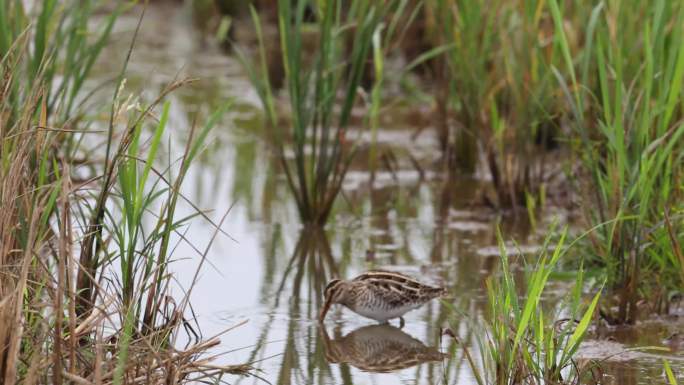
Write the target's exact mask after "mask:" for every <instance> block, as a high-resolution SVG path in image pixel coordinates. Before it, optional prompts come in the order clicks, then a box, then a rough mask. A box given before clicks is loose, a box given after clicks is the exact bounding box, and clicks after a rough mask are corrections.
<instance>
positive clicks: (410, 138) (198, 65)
mask: <svg viewBox="0 0 684 385" xmlns="http://www.w3.org/2000/svg"><path fill="white" fill-rule="evenodd" d="M136 21H137V20H136V16H135V15H134V14H131V15H127V16H125V17H124V18H123V19H122V20H121V22H120V23H119V25H118V26H117V31H116V32H115V36H116V38H117V42H116V43H115V44H114V45H113V46H112V47H111V49H110V50H109V51H108V52H107V54H106V55H105V58H104V60H103V61H102V62H101V63H100V66H99V67H98V73H99V75H98V76H101V77H102V79H107V78H108V77H111V76H112V75H113V74H115V73H116V72H117V71H118V69H119V67H118V65H119V64H120V58H121V56H122V52H125V50H126V49H127V45H128V44H129V41H130V40H129V39H130V37H131V35H132V31H133V29H134V28H135V23H136ZM179 77H180V78H182V77H196V78H198V79H199V80H198V81H196V82H195V83H193V84H192V85H189V86H187V87H184V88H182V89H180V90H179V91H177V92H175V93H174V94H173V95H172V97H171V101H172V114H171V119H170V125H171V139H170V143H169V145H168V147H167V149H168V150H167V152H169V154H166V155H167V156H168V157H169V158H171V159H174V158H176V157H179V156H180V155H181V154H182V151H183V146H184V145H185V143H184V138H185V137H186V136H187V133H188V132H189V127H191V125H192V124H193V122H195V121H201V120H202V119H203V118H206V116H207V113H208V112H209V111H211V110H212V109H214V108H216V107H218V106H220V105H222V104H223V103H226V102H227V101H228V100H231V99H233V100H234V101H235V106H234V108H233V109H232V110H231V111H230V112H229V113H228V114H227V115H226V116H225V117H224V119H223V121H222V123H221V124H220V125H219V126H218V127H217V128H216V129H215V130H214V131H213V132H212V134H211V138H210V140H209V143H208V145H207V148H206V150H205V152H204V153H203V155H202V157H201V160H200V162H199V163H197V164H196V165H195V166H194V167H193V168H192V169H191V172H190V174H189V176H188V178H187V180H186V184H185V185H184V187H183V188H184V191H183V193H184V194H185V195H186V196H187V197H189V198H190V199H191V200H192V201H193V202H194V203H195V204H196V205H197V206H198V207H200V208H201V209H203V210H207V215H208V216H209V217H210V218H211V219H212V221H214V222H215V223H220V222H221V221H222V219H223V218H224V217H225V220H224V221H223V223H222V225H221V227H222V229H223V230H224V231H225V232H226V233H227V234H229V235H230V236H226V235H224V234H219V235H217V236H215V233H216V231H215V228H214V227H213V226H212V225H211V224H209V223H206V222H203V221H202V220H197V221H193V222H192V224H191V225H190V226H189V227H188V228H186V229H184V231H185V237H186V238H187V239H188V240H189V241H190V242H191V243H192V244H193V246H194V247H191V246H189V245H188V244H187V243H185V242H179V243H178V245H177V247H176V248H175V251H174V257H175V258H176V261H175V262H174V263H173V264H172V267H171V268H172V270H174V271H176V272H178V278H179V281H180V282H179V287H186V288H187V287H189V286H190V283H191V282H192V281H193V279H194V278H195V274H194V273H195V271H196V268H197V266H198V263H199V261H200V260H201V257H200V256H199V254H198V251H203V250H205V248H206V247H207V246H208V245H209V244H210V243H211V248H210V249H209V252H208V254H207V260H206V262H205V263H204V266H203V268H202V270H201V272H200V274H199V276H198V277H199V278H198V279H197V280H196V282H195V285H194V288H193V292H192V296H191V298H192V306H193V311H194V314H195V315H196V317H197V323H198V325H199V327H200V329H201V331H202V333H203V335H204V336H205V337H210V336H213V335H216V334H220V333H222V332H223V331H224V330H226V329H228V328H231V327H233V326H235V325H237V324H239V323H241V322H244V321H246V323H245V324H244V325H241V326H239V327H237V328H235V329H234V330H231V331H230V332H228V333H226V334H224V335H222V336H221V340H222V344H221V346H220V347H218V348H217V349H214V352H216V353H221V355H220V356H219V357H217V362H219V363H223V364H233V363H245V362H252V363H253V365H254V366H255V367H256V368H257V369H258V371H257V372H256V374H257V376H258V377H257V376H254V377H242V378H230V379H227V381H228V382H230V383H243V384H246V383H250V384H251V383H259V382H260V381H262V380H267V381H268V382H270V383H273V384H352V383H353V384H397V383H402V384H445V383H448V384H464V385H465V384H474V383H475V382H474V378H473V376H472V373H471V371H470V369H469V367H468V364H467V362H466V361H465V360H464V352H463V349H461V348H460V347H458V346H455V344H454V342H453V340H451V339H440V330H441V328H442V327H444V326H446V325H447V319H449V318H451V319H452V320H455V321H453V323H452V326H453V325H456V327H455V328H454V330H455V332H456V333H457V334H458V336H459V338H460V339H461V340H462V341H464V342H465V343H467V344H469V345H470V346H471V349H476V345H477V344H476V341H477V337H476V333H477V330H478V329H477V325H475V324H474V322H475V321H474V320H475V319H477V316H478V315H479V314H480V313H481V312H482V311H483V309H484V306H485V291H484V285H483V283H484V281H485V279H486V278H487V277H489V276H490V275H492V274H495V272H496V269H497V264H498V248H497V247H496V231H495V229H496V226H497V224H498V223H499V224H500V225H501V226H502V230H503V232H504V234H506V236H507V239H510V240H515V243H516V244H517V245H518V247H519V248H520V249H521V250H523V251H525V250H527V251H530V252H534V251H535V250H536V248H537V247H538V245H539V242H540V240H541V238H542V234H544V232H545V231H546V229H547V227H548V226H549V224H550V223H552V222H553V221H560V222H565V221H566V220H567V216H568V215H567V213H566V211H565V210H563V209H560V208H553V207H551V208H549V209H548V210H547V211H546V212H545V213H543V214H542V216H541V219H540V220H539V223H538V225H537V228H536V229H531V228H530V226H529V224H528V223H527V221H526V220H524V218H521V219H519V220H516V219H515V218H512V217H503V218H502V217H501V216H500V215H498V214H497V213H496V212H494V211H492V210H489V209H487V208H486V207H483V206H481V205H478V204H477V202H478V197H479V196H480V195H481V192H482V191H483V189H486V188H487V185H488V183H487V181H486V180H482V179H481V178H480V179H467V178H461V179H458V178H456V179H450V178H446V177H445V174H444V173H443V172H442V171H441V170H440V169H439V168H438V167H435V166H434V164H435V161H436V160H437V157H438V154H437V152H438V151H437V148H438V147H437V142H436V139H435V138H434V136H433V133H434V132H435V131H434V130H431V129H430V127H429V119H427V120H426V119H425V117H426V115H427V116H428V118H429V108H424V107H423V108H421V107H414V111H415V115H417V116H418V118H417V119H408V118H407V113H406V110H405V109H403V108H402V109H396V110H389V111H388V113H387V114H384V116H385V118H384V119H383V127H382V129H381V131H380V133H379V135H378V149H379V152H380V153H381V154H384V156H385V159H386V160H385V161H384V163H383V166H381V167H379V168H378V170H377V172H376V173H375V178H374V180H372V181H371V178H370V173H369V172H368V170H367V169H366V167H367V166H366V165H367V162H365V161H364V160H363V158H361V159H360V160H359V161H357V162H355V163H354V165H353V167H352V170H351V171H350V173H349V175H348V177H347V179H346V181H345V185H344V190H343V199H340V200H339V201H338V204H337V206H336V209H335V212H334V213H333V216H332V220H331V222H330V223H329V225H328V226H326V228H325V231H316V230H311V229H304V228H302V227H301V226H300V225H299V221H298V217H297V212H296V207H295V205H294V201H293V199H292V197H291V195H290V194H289V192H288V189H287V186H286V182H285V178H284V175H283V173H282V172H281V171H280V170H279V167H278V165H277V162H276V160H275V158H274V157H273V156H272V155H271V154H272V152H271V151H270V150H269V147H268V144H267V143H268V141H267V140H265V139H266V138H265V133H264V130H263V127H262V116H261V114H260V110H259V104H258V99H257V98H256V94H255V92H254V91H253V89H252V88H251V87H250V85H249V82H248V80H247V78H246V76H245V74H244V72H243V71H242V69H241V67H240V65H239V63H238V61H237V60H235V59H234V58H233V57H231V56H230V55H228V54H225V53H223V52H221V51H220V50H219V49H217V48H215V47H212V46H210V45H206V44H202V39H201V37H200V35H199V32H197V30H196V29H194V28H193V27H192V24H191V17H190V16H189V14H188V12H187V10H185V9H183V8H181V7H175V6H170V5H168V4H167V5H164V6H155V7H151V8H150V9H149V10H148V11H147V16H146V18H145V20H144V23H143V29H142V31H141V35H140V37H139V39H138V41H137V43H136V47H135V50H134V53H133V57H132V62H131V64H130V66H129V71H128V77H127V78H128V79H127V88H126V89H127V91H128V92H139V91H140V90H144V91H145V94H146V95H147V96H150V97H151V96H153V95H154V94H155V93H156V92H158V91H159V90H161V89H162V88H163V86H164V85H165V84H167V83H168V82H170V81H171V80H172V79H175V78H179ZM426 121H427V123H425V122H426ZM416 122H419V123H416ZM417 124H427V125H428V127H427V128H425V127H418V126H417ZM368 139H369V137H368V136H367V135H364V136H362V140H366V141H367V140H368ZM363 156H366V155H365V154H364V152H363V151H362V152H361V155H360V157H363ZM411 158H413V161H409V159H411ZM189 213H192V209H191V208H190V207H189V206H184V207H181V208H180V212H179V215H184V214H189ZM226 213H228V214H227V215H226ZM212 239H213V242H212ZM369 268H383V269H390V270H394V271H399V272H403V273H406V274H409V275H412V276H414V277H416V278H419V279H420V280H422V281H424V282H426V283H431V284H439V285H445V286H447V287H448V288H449V291H450V293H451V295H450V298H449V299H448V301H450V302H451V303H453V305H454V307H455V308H456V309H457V314H456V315H454V313H451V312H449V311H448V310H447V308H446V307H445V306H443V305H442V304H441V303H440V302H438V301H433V302H432V303H429V304H428V305H426V306H424V307H422V308H421V309H419V310H416V311H413V312H411V313H409V314H407V316H406V317H405V318H406V325H405V327H404V328H403V329H401V330H400V329H399V328H397V326H398V325H397V323H396V322H395V323H393V324H391V325H382V326H379V325H376V324H375V323H374V322H373V321H370V320H367V319H364V318H362V317H360V316H357V315H355V314H353V313H351V312H350V311H348V310H343V309H338V308H336V309H333V310H332V311H331V312H330V313H329V315H328V318H327V320H326V322H325V325H324V327H321V326H320V325H319V324H318V323H317V322H316V320H315V317H316V314H317V311H318V309H319V306H320V303H321V300H322V299H321V293H322V291H323V287H325V284H326V283H327V280H328V279H330V278H331V277H346V278H351V277H353V276H355V275H356V274H358V273H360V272H363V271H365V270H367V269H369ZM561 287H562V285H561ZM176 292H177V293H178V294H181V290H180V289H176ZM560 294H561V293H560V292H559V293H558V295H560ZM552 296H553V294H552ZM681 330H682V322H681V321H680V320H679V319H676V318H669V319H667V320H663V321H653V322H651V323H649V324H648V325H647V326H644V327H642V328H637V329H636V330H635V329H632V330H631V331H629V332H623V331H620V330H617V331H607V332H604V333H603V335H601V336H600V338H602V340H601V341H610V342H611V343H612V344H614V345H608V344H607V343H602V342H599V343H598V345H597V343H595V342H594V344H593V345H592V344H589V345H588V346H587V349H588V350H587V351H588V352H589V353H591V354H593V355H594V358H604V357H605V356H607V355H613V353H615V352H617V353H624V347H625V346H646V345H655V346H664V343H663V339H665V338H666V337H667V336H669V335H670V334H672V333H675V332H677V331H681ZM597 346H598V347H597ZM610 348H615V349H616V350H615V351H613V350H610ZM592 349H593V350H592ZM674 350H675V352H674V353H669V354H663V353H657V354H656V353H653V354H641V353H635V352H632V353H630V354H629V355H624V354H618V355H617V356H615V357H613V358H612V359H611V360H610V361H608V362H606V363H605V364H604V365H603V368H604V372H605V377H606V381H607V382H606V383H610V384H650V385H652V384H665V380H664V378H663V376H662V369H661V368H662V365H661V362H662V357H663V356H666V357H668V358H669V359H671V360H672V364H673V366H674V367H675V369H676V370H678V371H679V372H680V374H679V376H680V377H681V375H682V374H681V373H682V372H684V370H682V368H684V363H683V362H682V360H683V359H684V356H683V355H682V354H681V352H680V353H677V352H676V350H677V348H675V349H674ZM591 354H589V355H591ZM447 355H449V357H448V358H446V357H447ZM616 357H617V358H616ZM619 357H623V358H619ZM624 357H626V358H624ZM445 358H446V359H445Z"/></svg>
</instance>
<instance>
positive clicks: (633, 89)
mask: <svg viewBox="0 0 684 385" xmlns="http://www.w3.org/2000/svg"><path fill="white" fill-rule="evenodd" d="M549 6H550V11H551V13H552V15H553V18H554V22H555V26H556V35H555V36H556V39H557V40H558V41H559V43H560V45H561V47H562V57H563V59H564V63H563V67H562V68H563V70H564V71H565V73H566V75H565V76H563V75H561V73H560V72H557V75H558V79H559V82H560V84H561V85H562V87H563V90H564V93H565V95H566V99H567V103H568V105H569V109H570V111H571V122H570V124H571V126H572V127H573V129H574V133H575V137H576V141H575V143H574V146H575V149H576V153H577V155H578V158H579V159H580V160H581V161H582V165H583V166H584V174H585V175H587V176H588V178H589V180H588V181H585V180H581V179H578V185H579V186H580V191H581V199H582V200H583V202H584V204H583V206H584V207H585V208H586V210H585V212H584V214H585V217H586V220H587V222H588V223H589V224H590V225H598V224H602V223H608V222H610V224H609V225H607V226H599V227H597V231H596V232H594V233H592V236H591V243H590V245H589V250H590V255H591V256H592V257H593V259H592V261H594V262H596V263H597V264H598V265H599V266H600V267H601V268H603V269H604V271H605V275H606V277H608V279H609V282H608V283H609V287H610V288H611V294H612V295H611V296H607V297H606V300H605V303H604V306H603V314H604V316H605V318H606V319H608V320H609V321H610V322H612V323H634V322H635V321H636V320H637V317H638V306H637V302H638V301H639V300H641V299H647V300H648V302H649V303H650V304H651V305H652V307H651V309H652V310H655V311H662V310H665V309H666V308H667V302H668V297H669V296H670V294H671V293H672V292H673V291H675V292H676V291H677V290H679V291H681V288H682V285H684V256H683V255H682V253H681V244H682V240H684V221H682V220H681V212H682V205H681V198H682V192H683V190H682V175H684V168H683V166H684V158H683V157H684V152H682V149H683V147H684V140H683V135H684V124H682V100H683V99H682V95H681V85H682V80H683V77H684V38H682V36H683V34H684V6H682V4H681V2H678V1H668V0H658V1H652V2H644V3H639V4H638V6H635V5H633V4H629V5H628V4H627V3H614V2H608V3H603V2H602V3H599V4H598V5H597V6H596V7H595V8H594V9H593V12H592V14H591V17H590V18H589V19H588V20H589V22H588V23H587V26H586V31H585V42H584V44H583V50H582V51H577V52H573V49H572V47H571V45H570V44H569V43H568V36H567V33H566V30H565V26H564V25H565V22H566V19H565V15H563V13H562V10H561V8H560V7H559V5H558V4H557V2H556V1H555V0H552V1H550V2H549ZM573 55H574V56H573ZM673 212H674V213H675V214H672V213H673ZM639 307H641V308H643V306H639Z"/></svg>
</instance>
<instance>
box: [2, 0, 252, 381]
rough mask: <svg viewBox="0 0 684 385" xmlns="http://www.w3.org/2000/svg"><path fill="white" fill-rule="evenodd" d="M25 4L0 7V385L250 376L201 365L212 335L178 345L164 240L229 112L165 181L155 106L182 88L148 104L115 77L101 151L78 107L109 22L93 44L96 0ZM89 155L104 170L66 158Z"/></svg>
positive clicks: (198, 133)
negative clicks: (195, 166)
mask: <svg viewBox="0 0 684 385" xmlns="http://www.w3.org/2000/svg"><path fill="white" fill-rule="evenodd" d="M21 4H22V2H10V3H8V2H4V3H2V4H1V5H0V10H1V11H2V12H1V13H0V31H1V32H0V40H2V44H3V45H2V48H3V49H6V51H3V57H2V62H1V66H0V78H1V79H3V80H4V82H3V87H2V88H1V89H0V205H1V206H2V210H1V211H0V346H2V347H3V348H2V349H1V350H0V378H2V379H1V380H0V382H2V383H4V384H13V383H17V382H23V383H51V384H63V383H102V384H124V383H125V384H136V383H183V382H186V381H189V380H190V379H191V377H192V375H193V374H194V373H196V372H198V371H201V372H203V374H202V375H203V376H205V375H206V376H214V375H216V376H218V375H220V374H221V373H224V372H227V371H232V372H239V373H246V370H247V367H243V366H239V367H216V366H207V365H205V364H203V363H201V362H200V363H197V362H196V361H197V359H198V358H199V357H200V356H201V355H202V353H204V352H205V351H206V349H208V348H210V347H211V346H215V345H216V344H218V340H217V339H209V340H208V341H204V342H200V341H197V342H194V343H191V344H190V345H189V347H188V348H179V347H178V346H176V344H177V339H178V338H179V334H180V333H181V332H182V331H183V328H187V327H188V326H189V324H188V323H187V321H186V320H185V318H184V313H185V309H186V308H187V306H188V300H187V297H186V298H182V299H180V300H179V301H174V300H173V299H171V297H170V296H169V291H168V289H169V284H170V282H171V279H172V275H171V272H170V270H169V263H170V260H169V257H170V247H169V244H170V240H171V237H172V235H173V234H174V233H175V232H176V231H177V229H178V227H179V226H181V225H182V224H183V223H185V222H186V221H187V220H188V219H189V218H182V219H178V218H177V217H176V215H175V207H176V204H177V202H178V199H179V197H180V185H181V183H182V181H183V178H184V176H185V175H186V173H187V170H188V167H189V165H190V164H191V163H192V161H193V159H195V158H196V157H197V155H198V153H199V151H200V150H201V148H202V146H203V143H204V140H205V138H206V136H207V134H208V132H209V130H210V129H211V128H212V127H213V126H214V125H215V124H216V123H217V121H218V119H219V118H220V116H221V114H222V111H223V110H219V111H217V112H216V113H215V114H214V115H213V116H212V117H211V118H210V119H209V120H208V122H207V123H206V125H205V126H204V127H203V128H201V129H194V128H193V129H192V130H191V131H190V139H189V140H188V142H187V143H188V144H187V147H186V150H185V153H184V154H183V155H182V157H181V159H180V162H178V163H173V164H171V165H168V170H167V171H159V170H157V169H156V167H155V165H156V164H157V158H158V156H157V153H158V149H159V147H160V143H161V139H162V137H164V136H165V135H168V133H165V130H166V123H167V121H168V116H169V108H170V107H169V105H168V104H166V105H164V107H163V108H161V111H159V110H160V108H159V107H160V104H161V103H162V102H163V98H164V97H165V96H166V94H167V93H168V92H171V91H173V90H174V89H176V88H178V87H179V86H181V85H183V84H184V82H183V81H181V82H173V83H172V84H170V85H169V86H168V87H167V88H166V89H165V90H164V91H163V92H162V93H161V95H160V96H159V97H158V98H157V99H155V100H153V101H152V102H150V103H145V102H144V101H138V100H137V99H135V98H132V97H129V96H128V95H123V91H124V87H123V84H124V82H123V76H124V75H123V74H124V72H123V71H122V73H121V76H120V77H119V81H118V82H117V83H115V84H114V85H113V87H112V89H113V94H114V96H113V98H112V102H111V103H112V104H111V113H110V117H109V124H108V126H107V129H108V130H107V131H106V137H105V144H104V145H103V146H98V145H93V143H96V142H97V140H95V138H100V139H101V138H102V136H103V135H102V130H93V129H90V127H91V125H92V124H93V122H92V121H90V120H89V119H88V118H87V116H86V115H85V114H84V110H82V109H81V108H80V105H81V102H82V101H83V99H84V98H87V97H88V96H84V95H83V91H82V90H83V88H82V86H83V82H84V81H85V80H86V78H87V77H88V74H89V70H90V68H92V65H93V63H94V62H95V60H96V59H97V57H98V55H99V53H100V51H101V49H102V47H103V46H104V45H105V44H106V41H107V36H108V34H109V31H110V30H111V23H113V22H114V20H115V19H116V12H115V13H114V14H113V15H109V16H105V17H104V20H105V21H106V24H105V26H104V27H102V28H104V31H103V32H102V33H101V34H99V35H96V36H93V35H91V34H89V33H88V31H89V25H90V24H89V23H87V22H88V19H89V18H90V17H92V13H84V12H86V11H88V12H90V11H92V10H93V9H94V8H91V7H92V4H91V3H90V2H87V1H85V2H83V1H80V2H78V4H77V2H65V3H59V4H57V2H54V1H45V2H43V3H42V4H41V5H38V6H37V8H35V9H34V10H33V12H36V11H37V12H38V13H37V14H36V16H33V15H34V13H28V14H27V13H25V12H24V10H23V9H22V8H21V7H22V5H21ZM72 20H73V22H72ZM91 21H92V20H91ZM84 36H85V37H84ZM41 47H42V48H41ZM129 54H130V52H129ZM124 68H125V65H124ZM158 111H159V112H160V117H159V119H158V120H157V119H156V115H157V112H158ZM149 128H152V134H151V135H148V134H147V132H148V129H149ZM84 137H87V138H93V140H84V139H83V138H84ZM91 151H92V152H93V153H101V154H103V155H104V156H103V158H104V159H105V160H104V161H99V160H98V159H86V160H85V161H83V160H80V161H78V160H76V159H74V157H73V155H74V154H83V153H89V152H91ZM205 253H206V252H205ZM84 255H85V256H87V258H85V257H84ZM201 257H202V258H203V257H204V255H202V256H201ZM200 265H201V263H200ZM187 330H190V329H187ZM187 333H189V335H190V338H192V336H193V335H195V334H193V333H195V332H194V331H192V330H190V331H188V332H187ZM108 356H111V357H113V359H109V358H108ZM197 365H199V366H197Z"/></svg>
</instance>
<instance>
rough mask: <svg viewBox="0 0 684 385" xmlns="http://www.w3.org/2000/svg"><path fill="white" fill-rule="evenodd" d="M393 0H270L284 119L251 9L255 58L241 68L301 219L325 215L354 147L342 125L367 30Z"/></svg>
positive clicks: (363, 58)
mask: <svg viewBox="0 0 684 385" xmlns="http://www.w3.org/2000/svg"><path fill="white" fill-rule="evenodd" d="M396 3H397V2H396V1H388V2H374V1H369V0H354V1H351V2H342V1H339V0H335V1H330V2H326V3H321V2H314V1H307V0H298V1H295V2H292V1H289V0H280V1H279V2H278V22H279V32H280V48H281V51H282V63H283V66H284V68H285V82H286V89H287V94H288V96H289V104H290V108H289V113H290V115H289V122H288V123H284V122H283V121H282V119H281V117H282V113H281V111H280V110H281V109H279V108H277V106H276V98H275V97H274V91H273V89H272V87H271V81H270V80H269V78H268V71H267V69H266V64H265V63H266V61H267V58H266V57H265V55H266V54H265V49H264V44H263V36H262V33H261V26H260V20H259V17H258V15H257V14H256V12H255V11H254V10H253V11H252V15H253V19H254V23H255V25H256V27H257V35H258V36H259V41H260V53H259V56H260V61H261V65H260V66H254V65H251V64H247V65H246V66H245V67H246V68H247V70H248V73H249V75H250V78H251V80H252V82H253V83H254V85H255V86H256V88H257V91H258V93H259V96H260V98H261V100H262V103H263V106H264V110H265V113H266V116H267V119H268V124H269V127H270V133H271V140H272V141H273V144H274V148H275V151H276V152H277V156H278V158H279V159H280V162H281V164H282V167H283V169H284V170H285V175H286V176H287V181H288V184H289V186H290V189H291V191H292V193H293V195H294V197H295V200H296V202H297V207H298V210H299V214H300V217H301V220H302V221H303V222H304V223H308V224H315V225H323V224H324V223H325V222H326V220H327V219H328V217H329V215H330V212H331V210H332V207H333V204H334V202H335V199H336V197H337V195H338V193H339V191H340V188H341V186H342V182H343V180H344V176H345V174H346V171H347V168H348V166H349V163H350V161H351V159H352V156H353V154H354V148H355V144H354V141H353V138H350V135H351V132H350V127H349V125H350V119H351V114H352V109H353V108H354V107H355V104H356V100H357V96H358V94H359V87H360V85H361V81H362V77H363V74H364V71H365V70H366V68H367V67H368V61H369V57H370V54H371V53H372V48H371V47H372V41H373V36H374V34H382V33H383V31H382V30H381V26H382V22H383V20H384V17H385V16H386V15H387V13H388V12H389V11H390V10H392V9H396ZM307 7H310V8H311V9H313V10H314V11H313V18H314V21H312V22H307V21H305V12H306V10H307ZM312 29H313V31H314V33H315V35H316V36H315V37H312V33H311V30H312ZM307 39H315V44H314V46H315V48H314V49H313V50H306V49H305V47H306V46H307ZM377 53H378V52H377V51H376V55H377ZM376 65H380V63H376ZM376 96H377V95H376ZM376 100H377V99H376ZM283 126H286V127H283Z"/></svg>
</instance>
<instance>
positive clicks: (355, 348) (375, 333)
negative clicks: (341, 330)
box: [321, 325, 447, 373]
mask: <svg viewBox="0 0 684 385" xmlns="http://www.w3.org/2000/svg"><path fill="white" fill-rule="evenodd" d="M321 331H322V335H323V345H324V347H325V358H326V359H327V360H328V362H330V363H346V364H349V365H351V366H354V367H356V368H359V369H361V370H363V371H367V372H378V373H385V372H392V371H395V370H400V369H405V368H409V367H411V366H415V365H419V364H422V363H425V362H434V361H442V360H443V359H445V358H446V357H447V355H446V354H444V353H441V352H440V351H439V350H437V349H435V348H433V347H428V346H425V345H424V344H423V343H422V342H420V341H418V340H417V339H415V338H413V337H411V336H410V335H408V334H406V333H404V332H403V331H401V330H400V329H399V328H397V327H395V326H391V325H370V326H364V327H362V328H359V329H356V330H354V331H353V332H351V333H349V334H347V335H346V336H344V337H341V338H338V339H334V340H331V339H330V338H329V337H328V334H327V332H326V331H325V328H321Z"/></svg>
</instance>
